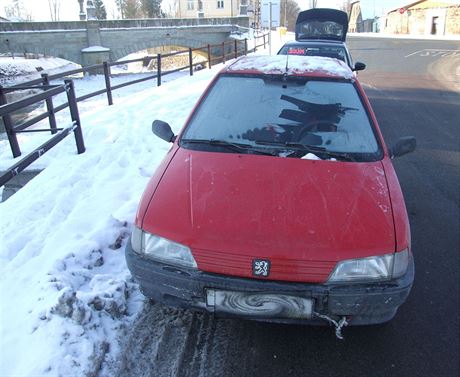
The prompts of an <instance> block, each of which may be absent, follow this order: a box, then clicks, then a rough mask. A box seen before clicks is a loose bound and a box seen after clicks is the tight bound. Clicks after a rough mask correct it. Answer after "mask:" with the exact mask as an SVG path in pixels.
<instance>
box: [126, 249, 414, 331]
mask: <svg viewBox="0 0 460 377" xmlns="http://www.w3.org/2000/svg"><path fill="white" fill-rule="evenodd" d="M126 261H127V264H128V268H129V270H130V271H131V274H132V275H133V277H134V279H135V280H136V281H137V282H138V283H139V285H140V289H141V291H142V293H143V294H144V295H145V296H147V297H149V298H151V299H153V300H154V301H157V302H160V303H163V304H166V305H169V306H175V307H181V308H187V309H195V310H201V311H207V312H212V313H215V314H217V315H221V316H229V317H232V316H237V317H240V318H249V319H258V320H264V321H273V322H285V323H309V324H323V323H324V321H323V320H322V319H321V318H320V317H319V316H318V314H320V315H323V316H324V315H326V316H328V317H332V318H339V317H347V321H348V323H349V324H351V325H369V324H378V323H383V322H387V321H389V320H391V319H392V318H393V317H394V315H395V314H396V311H397V309H398V308H399V306H400V305H401V304H402V303H403V302H404V301H405V300H406V298H407V296H408V295H409V292H410V289H411V287H412V282H413V280H414V262H413V259H412V258H411V259H410V264H409V268H408V271H407V273H406V274H405V275H404V276H402V277H401V278H399V279H395V280H391V281H386V282H378V283H366V284H356V283H354V284H341V285H339V284H308V283H291V282H279V281H269V280H258V279H247V278H238V277H233V276H225V275H217V274H212V273H207V272H202V271H199V270H193V269H188V268H183V267H177V266H171V265H166V264H163V263H160V262H156V261H153V260H151V259H148V258H145V257H143V256H141V255H139V254H137V253H135V252H133V250H132V248H131V242H128V244H127V246H126ZM216 292H217V295H219V293H222V292H224V294H225V292H228V293H229V295H230V296H231V294H233V293H241V294H242V295H244V296H245V297H247V296H250V297H256V296H257V295H258V294H261V295H263V296H266V297H278V298H279V297H280V300H281V301H282V302H285V303H286V302H288V304H289V305H291V307H292V305H294V306H296V307H300V308H304V307H305V306H308V305H309V304H308V302H311V308H306V309H307V310H309V311H310V313H311V315H310V314H306V315H302V314H300V315H292V313H289V309H286V308H284V309H282V310H281V311H280V313H281V314H280V315H275V316H270V315H268V316H267V313H257V312H252V313H246V314H245V313H243V312H239V313H235V311H234V310H231V309H229V307H228V305H225V304H224V305H221V304H219V305H216V304H215V302H216V299H215V297H216ZM230 296H229V297H230ZM231 299H232V297H230V298H228V297H224V299H223V300H224V301H226V300H227V301H229V300H231ZM237 304H238V306H239V303H237ZM259 304H260V303H259ZM255 305H258V303H256V304H255ZM281 305H283V303H281Z"/></svg>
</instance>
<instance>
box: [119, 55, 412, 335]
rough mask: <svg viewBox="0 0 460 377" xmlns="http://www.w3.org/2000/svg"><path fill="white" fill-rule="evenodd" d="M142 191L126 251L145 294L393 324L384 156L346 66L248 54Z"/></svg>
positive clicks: (220, 310) (404, 257) (404, 285)
mask: <svg viewBox="0 0 460 377" xmlns="http://www.w3.org/2000/svg"><path fill="white" fill-rule="evenodd" d="M153 132H154V133H155V134H156V135H157V136H159V137H161V138H162V139H164V140H166V141H168V142H171V143H172V147H171V149H170V150H169V152H168V153H167V155H166V157H165V158H164V160H163V162H162V163H161V165H160V166H159V167H158V169H157V171H156V173H155V175H154V176H153V177H152V179H151V180H150V182H149V184H148V186H147V188H146V190H145V192H144V195H143V197H142V199H141V202H140V205H139V208H138V212H137V215H136V219H135V227H134V230H133V233H132V236H131V240H130V242H128V245H127V247H126V259H127V263H128V267H129V269H130V271H131V273H132V275H133V276H134V278H135V279H136V280H137V281H138V283H139V285H140V288H141V290H142V292H143V293H144V294H145V295H146V296H147V297H149V298H152V299H153V300H155V301H158V302H161V303H164V304H166V305H171V306H178V307H183V308H192V309H198V310H204V311H208V312H212V313H216V314H219V315H224V316H237V317H241V318H250V319H259V320H268V321H278V322H301V323H311V324H314V323H320V322H322V323H324V321H327V322H330V323H332V324H334V325H335V326H336V329H337V334H338V335H339V336H340V329H341V328H342V327H343V326H344V325H346V324H352V325H362V324H377V323H382V322H385V321H388V320H390V319H391V318H393V316H394V315H395V313H396V311H397V309H398V307H399V306H400V305H401V304H402V303H403V302H404V301H405V300H406V297H407V296H408V294H409V291H410V289H411V286H412V282H413V278H414V263H413V257H412V252H411V245H410V230H409V221H408V217H407V213H406V208H405V204H404V199H403V195H402V193H401V189H400V186H399V183H398V179H397V177H396V174H395V171H394V168H393V165H392V163H391V159H390V158H392V157H394V156H399V155H402V154H404V153H407V152H410V151H412V150H414V149H415V139H414V138H413V137H405V138H402V139H400V140H399V141H398V143H396V145H395V146H394V147H392V148H390V149H388V148H387V147H386V146H385V143H384V140H383V138H382V134H381V132H380V130H379V127H378V124H377V120H376V118H375V115H374V113H373V111H372V108H371V106H370V104H369V101H368V99H367V97H366V95H365V93H364V91H363V89H362V87H361V85H360V84H359V82H358V81H357V78H356V77H355V76H354V75H353V73H352V71H351V70H350V68H349V67H348V66H347V65H346V64H345V63H344V62H341V61H339V60H336V59H331V58H325V57H297V56H288V57H286V56H273V57H267V56H259V57H245V58H242V59H240V60H237V61H236V62H234V63H233V64H231V65H229V66H228V67H225V68H224V69H223V70H222V71H221V72H220V73H219V74H218V75H217V76H216V77H215V79H214V80H213V81H212V83H211V84H210V85H209V87H208V88H207V90H206V91H205V93H204V94H203V96H202V97H201V99H200V100H199V102H198V104H197V105H196V107H195V109H194V110H193V112H192V113H191V115H190V117H189V118H188V120H187V122H186V124H185V126H184V128H183V129H182V131H181V132H180V133H179V135H174V134H173V132H172V131H171V128H170V127H169V125H168V124H167V123H165V122H162V121H154V122H153Z"/></svg>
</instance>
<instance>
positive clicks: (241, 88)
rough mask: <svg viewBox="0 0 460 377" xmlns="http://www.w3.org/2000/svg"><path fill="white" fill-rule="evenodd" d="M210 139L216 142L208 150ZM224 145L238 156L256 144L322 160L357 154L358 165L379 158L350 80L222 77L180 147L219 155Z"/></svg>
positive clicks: (260, 147)
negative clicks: (341, 154) (330, 154)
mask: <svg viewBox="0 0 460 377" xmlns="http://www.w3.org/2000/svg"><path fill="white" fill-rule="evenodd" d="M206 140H208V141H212V143H208V145H206V146H205V145H204V144H205V141H206ZM216 141H219V143H216ZM223 142H227V143H232V144H233V145H232V146H230V148H227V150H226V151H228V152H234V153H235V144H236V143H239V144H244V148H245V149H244V150H245V151H246V152H248V153H249V152H250V148H248V147H251V146H253V147H254V150H255V151H258V152H260V150H261V149H271V150H272V151H273V150H275V151H276V155H278V156H284V157H302V156H304V155H305V154H306V153H307V152H312V153H314V154H316V155H319V156H320V157H321V158H322V155H323V154H325V153H321V152H327V151H331V152H339V153H348V154H353V160H354V161H355V160H356V161H358V160H359V161H374V160H376V159H379V158H381V152H380V151H381V150H380V148H379V144H378V142H377V140H376V137H375V135H374V132H373V128H372V126H371V124H370V122H369V118H368V116H367V113H366V111H365V109H364V107H363V105H362V103H361V100H360V98H359V96H358V93H357V91H356V89H355V87H354V86H353V84H352V83H350V82H339V81H325V80H309V81H308V80H306V79H305V78H298V77H296V78H292V77H291V78H288V79H287V80H283V79H282V76H279V75H277V76H275V77H273V76H270V77H262V76H260V75H259V76H255V75H252V76H251V75H245V76H243V75H242V76H236V75H221V76H220V78H219V79H218V80H217V81H216V83H215V84H214V85H213V87H212V88H211V90H210V91H209V93H208V94H207V96H206V98H205V99H204V100H203V101H202V102H201V104H200V106H199V107H198V108H197V109H196V111H195V113H194V114H193V116H192V119H191V120H190V122H189V124H188V125H187V128H186V129H185V131H184V133H183V135H182V136H181V146H185V147H186V148H191V149H192V148H193V149H201V150H216V149H213V148H217V150H219V151H221V150H222V148H223V147H224V146H223ZM302 146H306V147H307V146H309V147H313V149H314V150H313V151H312V150H311V148H310V149H306V148H302ZM239 147H240V148H241V146H239ZM224 149H225V148H224ZM222 151H224V150H222ZM272 154H273V153H272ZM343 156H345V155H343ZM329 157H330V156H329ZM332 157H336V156H332ZM339 157H340V156H339ZM324 158H327V156H326V157H324ZM350 160H351V158H350Z"/></svg>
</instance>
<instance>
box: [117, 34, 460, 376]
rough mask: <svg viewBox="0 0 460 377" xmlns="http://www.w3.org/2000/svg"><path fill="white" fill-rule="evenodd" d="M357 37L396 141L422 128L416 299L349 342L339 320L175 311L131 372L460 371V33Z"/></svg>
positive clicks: (402, 170)
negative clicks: (300, 322) (308, 321)
mask: <svg viewBox="0 0 460 377" xmlns="http://www.w3.org/2000/svg"><path fill="white" fill-rule="evenodd" d="M349 46H350V48H351V53H352V55H353V56H354V59H355V61H363V62H365V63H366V64H367V65H368V67H367V69H366V70H365V71H363V72H361V73H359V79H360V81H361V82H362V84H363V85H364V87H365V90H366V92H367V94H368V96H369V97H370V100H371V103H372V105H373V107H374V110H375V112H376V115H377V118H378V120H379V123H380V127H381V129H382V131H383V134H384V137H385V139H386V142H387V144H388V145H391V144H393V143H394V142H395V141H396V140H397V139H398V138H399V137H400V136H405V135H414V136H416V138H417V143H418V147H417V151H416V152H414V153H412V154H410V155H407V156H403V157H401V158H399V159H397V160H395V161H394V164H395V167H396V170H397V173H398V176H399V180H400V183H401V186H402V189H403V192H404V196H405V199H406V205H407V209H408V212H409V217H410V222H411V228H412V250H413V253H414V255H415V262H416V278H415V284H414V287H413V290H412V292H411V294H410V296H409V299H408V301H407V302H406V303H405V304H404V305H403V306H402V307H401V308H400V310H399V312H398V314H397V315H396V317H395V318H394V319H393V320H392V321H391V322H389V323H387V324H385V325H380V326H366V327H353V328H346V329H345V330H344V335H345V340H344V341H340V340H337V339H336V338H335V336H334V331H333V330H332V328H329V327H308V326H292V325H289V326H288V325H276V324H266V323H257V322H252V321H239V320H223V319H215V318H212V317H211V316H207V315H201V314H190V313H183V312H182V313H181V312H179V314H177V313H176V312H175V314H174V316H173V317H174V318H176V316H177V318H182V320H181V323H180V324H179V325H174V326H173V327H172V328H173V329H174V331H175V332H176V333H178V334H181V335H179V336H178V337H175V338H171V335H170V333H171V334H172V333H174V331H171V327H167V328H166V329H163V330H162V335H158V339H160V346H159V347H157V348H158V349H161V348H162V347H163V348H164V351H163V352H160V351H158V349H157V352H156V356H155V357H154V358H153V359H152V355H151V354H149V352H144V351H145V350H148V349H150V348H149V347H151V346H152V344H156V343H158V339H157V340H152V341H150V340H149V339H150V338H149V335H148V332H145V331H144V332H143V334H144V335H142V332H141V334H140V333H139V332H137V330H136V331H135V332H134V334H132V335H131V336H130V338H129V339H128V343H127V346H126V353H127V354H128V353H131V354H132V355H133V358H132V359H131V360H129V359H130V357H129V356H128V357H127V360H125V362H124V366H123V368H122V369H121V372H120V375H129V374H130V372H129V370H131V371H132V366H133V365H136V370H138V371H143V372H142V373H140V372H139V373H140V374H138V373H136V374H138V375H144V376H157V375H158V376H160V375H161V376H163V375H174V376H226V377H229V376H238V377H243V376H248V377H249V376H251V377H256V376H261V377H262V376H263V377H270V376H276V377H280V376H321V377H327V376H340V377H347V376H353V377H358V376H366V377H378V376H382V377H383V376H404V377H407V376H411V377H415V376H417V377H422V376H427V377H428V376H429V377H432V376H440V377H448V376H455V377H457V376H458V375H459V373H460V372H459V312H460V310H459V296H460V292H459V284H460V279H459V253H460V246H459V245H460V239H459V233H460V224H459V217H460V212H459V203H460V41H420V40H390V39H374V38H372V39H371V38H359V39H358V38H351V39H350V41H349ZM454 50H456V51H457V52H455V51H454ZM158 310H159V309H158V307H156V306H155V305H147V306H146V308H145V310H144V313H143V315H142V316H141V320H142V321H143V322H142V323H138V324H137V327H136V329H140V328H142V329H147V330H148V329H150V333H152V329H155V328H156V329H158ZM163 314H166V316H169V317H170V313H163ZM184 326H185V327H184ZM178 329H179V330H180V331H179V330H178ZM154 333H155V334H158V331H157V330H155V331H154ZM150 337H151V338H155V336H152V335H150ZM174 339H175V340H174ZM181 339H182V340H181ZM155 347H156V346H155ZM179 349H180V350H182V351H181V355H180V357H178V358H175V357H174V356H173V354H174V352H178V350H179ZM175 350H176V351H175ZM140 355H143V356H140ZM168 359H169V361H168ZM173 360H174V361H173ZM165 366H166V368H165ZM159 371H163V372H161V373H159Z"/></svg>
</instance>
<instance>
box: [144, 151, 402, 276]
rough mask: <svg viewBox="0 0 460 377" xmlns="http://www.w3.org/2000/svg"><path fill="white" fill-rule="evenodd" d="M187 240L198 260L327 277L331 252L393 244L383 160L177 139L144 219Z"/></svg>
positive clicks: (342, 254) (215, 266)
mask: <svg viewBox="0 0 460 377" xmlns="http://www.w3.org/2000/svg"><path fill="white" fill-rule="evenodd" d="M142 227H143V228H144V229H145V230H146V231H149V232H151V233H154V234H157V235H160V236H162V237H165V238H168V239H170V240H173V241H176V242H179V243H182V244H185V245H187V246H189V247H190V248H191V249H192V252H193V255H194V257H195V259H196V261H197V264H198V268H199V269H201V270H203V271H208V272H215V273H221V274H227V275H235V276H244V277H251V276H252V261H253V259H257V258H259V259H269V260H270V261H271V265H272V270H271V273H270V276H269V278H271V279H275V280H288V281H306V282H321V281H325V280H326V279H327V277H328V276H329V274H330V273H331V271H332V269H333V268H334V266H335V265H336V263H337V261H339V260H343V259H350V258H358V257H366V256H371V255H381V254H385V253H391V252H394V250H395V236H394V226H393V218H392V210H391V204H390V200H389V194H388V187H387V183H386V179H385V173H384V170H383V168H382V164H381V162H369V163H363V162H360V163H353V162H339V161H321V160H305V159H296V158H282V157H271V156H261V155H246V154H244V155H242V154H232V153H216V152H202V151H194V150H187V149H183V148H179V149H178V150H177V152H176V154H175V156H174V158H173V159H172V161H171V163H170V164H169V166H168V167H167V169H166V171H165V172H164V174H163V177H162V178H161V181H160V183H159V185H158V187H157V189H156V191H155V193H154V194H153V197H152V200H151V201H150V203H149V206H148V208H147V210H146V213H145V215H144V218H143V223H142Z"/></svg>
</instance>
